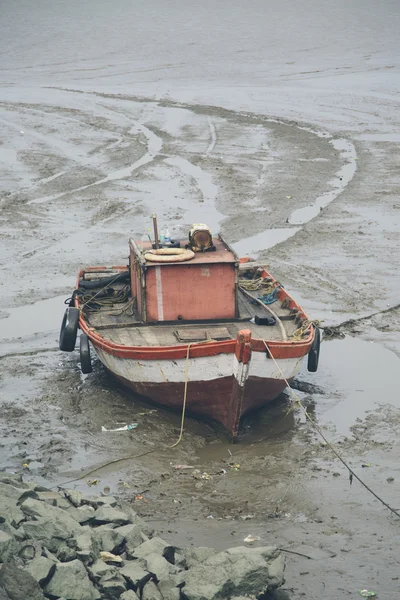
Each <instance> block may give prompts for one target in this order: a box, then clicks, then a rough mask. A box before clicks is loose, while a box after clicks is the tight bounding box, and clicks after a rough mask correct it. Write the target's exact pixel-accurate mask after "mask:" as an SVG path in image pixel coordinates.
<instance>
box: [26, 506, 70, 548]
mask: <svg viewBox="0 0 400 600" xmlns="http://www.w3.org/2000/svg"><path fill="white" fill-rule="evenodd" d="M49 508H50V507H49ZM71 520H72V521H73V519H71ZM73 522H74V530H73V531H70V530H67V529H66V528H65V527H64V526H63V525H62V524H60V523H58V522H57V521H54V520H53V519H52V518H51V517H49V518H41V519H38V520H37V521H27V522H26V523H24V530H25V532H26V534H27V536H28V537H29V538H31V539H33V540H37V541H38V542H41V543H42V544H43V546H46V547H47V548H48V549H49V550H50V551H51V552H57V551H58V548H59V547H60V546H61V545H62V544H64V543H65V541H66V540H69V539H71V538H72V537H73V535H74V532H75V531H76V530H75V526H78V527H79V525H78V524H77V523H76V521H73Z"/></svg>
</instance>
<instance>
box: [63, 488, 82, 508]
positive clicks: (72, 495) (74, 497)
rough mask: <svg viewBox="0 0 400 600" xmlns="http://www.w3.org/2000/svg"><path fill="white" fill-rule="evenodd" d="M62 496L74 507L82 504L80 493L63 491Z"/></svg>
mask: <svg viewBox="0 0 400 600" xmlns="http://www.w3.org/2000/svg"><path fill="white" fill-rule="evenodd" d="M64 496H65V497H66V499H67V500H69V502H70V503H71V504H72V505H73V506H75V507H78V506H80V505H81V504H82V498H83V494H82V492H78V491H77V490H64Z"/></svg>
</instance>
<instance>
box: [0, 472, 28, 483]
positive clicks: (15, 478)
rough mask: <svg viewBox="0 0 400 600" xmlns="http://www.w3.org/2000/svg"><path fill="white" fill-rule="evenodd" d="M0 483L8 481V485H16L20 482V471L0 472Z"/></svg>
mask: <svg viewBox="0 0 400 600" xmlns="http://www.w3.org/2000/svg"><path fill="white" fill-rule="evenodd" d="M0 483H8V484H9V485H14V486H18V484H20V483H23V482H22V474H21V473H7V472H6V471H1V472H0Z"/></svg>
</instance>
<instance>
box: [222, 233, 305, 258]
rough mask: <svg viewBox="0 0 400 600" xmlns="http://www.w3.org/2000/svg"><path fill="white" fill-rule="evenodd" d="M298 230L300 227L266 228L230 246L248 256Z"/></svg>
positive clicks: (267, 247)
mask: <svg viewBox="0 0 400 600" xmlns="http://www.w3.org/2000/svg"><path fill="white" fill-rule="evenodd" d="M299 230H300V227H293V228H286V229H267V230H266V231H262V232H261V233H257V235H253V236H252V237H248V238H245V239H244V240H240V241H239V242H236V243H234V244H231V246H232V247H233V249H234V250H235V252H236V253H237V254H238V255H239V256H250V255H251V254H256V253H257V252H261V251H262V250H268V249H269V248H273V247H274V246H276V244H279V243H280V242H284V241H286V240H288V239H289V238H291V237H293V236H294V235H295V234H296V233H297V232H298V231H299Z"/></svg>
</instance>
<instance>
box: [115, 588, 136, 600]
mask: <svg viewBox="0 0 400 600" xmlns="http://www.w3.org/2000/svg"><path fill="white" fill-rule="evenodd" d="M119 600H139V596H137V595H136V594H135V592H134V591H133V590H128V591H127V592H124V593H123V594H121V596H120V597H119Z"/></svg>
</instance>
